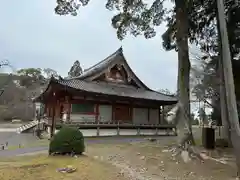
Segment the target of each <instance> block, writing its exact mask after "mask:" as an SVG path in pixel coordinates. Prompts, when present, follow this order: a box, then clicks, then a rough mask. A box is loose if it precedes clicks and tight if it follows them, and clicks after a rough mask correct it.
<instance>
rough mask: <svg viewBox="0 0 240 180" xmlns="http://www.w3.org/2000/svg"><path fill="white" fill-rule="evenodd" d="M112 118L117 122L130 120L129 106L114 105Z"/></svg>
mask: <svg viewBox="0 0 240 180" xmlns="http://www.w3.org/2000/svg"><path fill="white" fill-rule="evenodd" d="M114 115H115V116H114V119H115V121H117V122H118V121H119V122H131V121H132V118H131V111H130V107H129V106H126V105H125V106H124V105H116V106H115V108H114Z"/></svg>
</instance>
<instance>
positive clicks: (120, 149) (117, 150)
mask: <svg viewBox="0 0 240 180" xmlns="http://www.w3.org/2000/svg"><path fill="white" fill-rule="evenodd" d="M164 149H165V145H164V143H163V142H161V144H159V143H156V142H132V143H125V144H120V145H113V144H112V145H111V144H109V145H106V144H95V145H94V144H92V145H91V146H89V147H88V148H87V154H88V155H89V156H92V157H94V158H95V159H99V160H100V161H105V162H108V163H110V164H112V165H114V166H116V167H118V168H119V169H120V171H121V173H120V174H122V175H123V176H127V177H128V178H131V179H132V180H164V179H168V180H174V179H176V180H226V179H227V180H231V179H235V178H234V175H235V172H236V171H235V169H234V168H233V167H230V166H228V165H223V164H220V163H217V162H214V161H210V160H208V161H205V162H204V163H202V162H200V161H191V162H189V163H187V164H185V163H183V162H182V161H181V160H180V159H173V157H172V156H171V153H170V152H165V151H164Z"/></svg>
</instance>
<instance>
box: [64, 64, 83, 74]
mask: <svg viewBox="0 0 240 180" xmlns="http://www.w3.org/2000/svg"><path fill="white" fill-rule="evenodd" d="M82 73H83V71H82V67H81V65H80V62H79V61H75V62H74V63H73V66H72V67H71V69H70V70H69V72H68V77H70V78H72V77H78V76H80V75H81V74H82Z"/></svg>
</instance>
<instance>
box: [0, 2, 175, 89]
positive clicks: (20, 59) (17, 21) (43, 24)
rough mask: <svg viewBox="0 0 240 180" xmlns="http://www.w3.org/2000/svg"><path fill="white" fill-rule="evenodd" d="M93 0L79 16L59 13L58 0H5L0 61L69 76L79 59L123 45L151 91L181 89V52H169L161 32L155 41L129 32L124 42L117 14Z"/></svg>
mask: <svg viewBox="0 0 240 180" xmlns="http://www.w3.org/2000/svg"><path fill="white" fill-rule="evenodd" d="M104 5H105V4H104V3H102V0H92V1H91V2H90V3H89V5H88V6H87V7H84V8H81V12H80V13H79V15H78V16H76V17H72V16H58V15H56V14H55V13H54V7H55V0H21V1H20V0H7V1H3V0H1V6H0V22H1V25H0V59H1V60H2V59H8V60H9V61H10V63H11V64H12V65H13V66H14V67H15V68H26V67H39V68H46V67H49V68H52V69H54V70H56V71H58V72H59V73H60V74H61V75H62V76H66V75H67V72H68V70H69V69H70V67H71V65H72V64H73V62H74V61H75V60H79V61H80V63H81V65H82V68H83V69H86V68H87V67H89V66H91V65H93V64H95V63H97V62H98V61H100V60H102V59H104V58H105V57H107V56H108V55H110V54H111V53H113V52H114V51H116V50H117V49H118V48H119V47H120V46H122V47H123V52H124V55H125V57H126V59H127V61H128V63H129V65H130V66H131V68H132V69H133V70H134V72H135V73H136V74H137V76H138V77H139V78H140V79H142V81H143V82H144V83H146V84H147V85H148V86H149V87H150V88H152V89H155V90H156V89H165V88H167V89H169V90H170V91H173V92H174V91H175V90H176V76H177V55H176V52H174V51H171V52H166V51H165V50H164V49H163V47H162V39H161V35H162V33H163V32H164V30H165V27H164V26H162V27H161V28H159V32H158V35H157V36H156V37H155V38H153V39H150V40H145V39H144V38H143V37H137V38H134V37H132V36H128V37H127V38H126V39H125V40H123V41H119V40H118V39H117V37H116V34H115V30H114V29H113V28H112V27H111V24H110V22H111V17H112V15H113V13H112V12H110V11H108V10H106V9H105V7H104Z"/></svg>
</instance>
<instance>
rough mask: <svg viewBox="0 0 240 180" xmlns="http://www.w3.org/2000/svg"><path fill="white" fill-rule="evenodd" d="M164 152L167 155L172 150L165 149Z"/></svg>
mask: <svg viewBox="0 0 240 180" xmlns="http://www.w3.org/2000/svg"><path fill="white" fill-rule="evenodd" d="M162 152H163V153H166V152H170V150H168V149H164V150H162Z"/></svg>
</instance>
